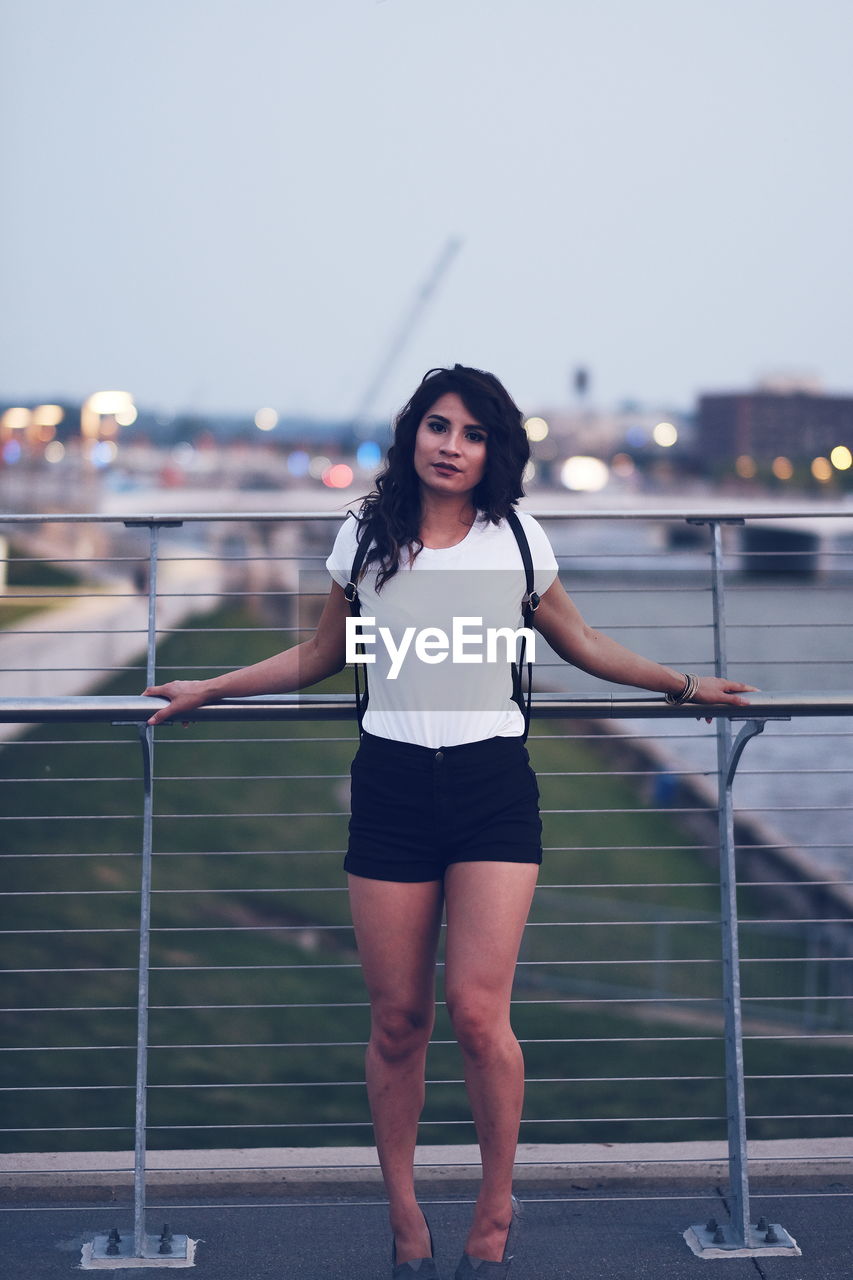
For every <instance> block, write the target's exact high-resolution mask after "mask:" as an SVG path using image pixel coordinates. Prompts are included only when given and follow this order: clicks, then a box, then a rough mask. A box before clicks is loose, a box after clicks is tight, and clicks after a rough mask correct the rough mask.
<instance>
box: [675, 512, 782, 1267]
mask: <svg viewBox="0 0 853 1280" xmlns="http://www.w3.org/2000/svg"><path fill="white" fill-rule="evenodd" d="M691 523H694V522H692V521H691ZM695 523H699V524H701V523H708V524H709V525H710V529H711V596H712V607H713V623H714V673H715V675H717V676H721V677H724V676H726V675H727V674H728V651H727V648H728V646H727V636H726V587H725V577H724V563H723V541H722V528H721V524H722V522H721V521H719V520H709V521H707V522H706V521H696V522H695ZM726 523H732V524H734V523H737V524H743V520H731V521H726ZM764 724H765V720H764V719H751V720H750V721H749V722H748V723H747V724H746V725H744V727H743V729H742V730H741V732H740V734H739V735H738V739H737V741H736V743H735V745H734V747H732V728H731V722H730V721H729V719H728V717H726V716H718V717H717V722H716V736H717V812H718V824H719V843H720V927H721V943H722V968H723V1025H724V1036H725V1071H726V1126H727V1138H728V1154H729V1192H730V1196H731V1210H730V1215H729V1216H730V1221H729V1225H728V1226H723V1225H720V1224H719V1223H718V1222H717V1221H716V1220H714V1219H712V1220H711V1221H710V1222H708V1223H706V1224H699V1225H696V1226H693V1227H691V1228H690V1229H689V1230H688V1231H687V1232H686V1238H687V1241H688V1243H689V1244H690V1247H691V1248H692V1249H693V1250H694V1252H695V1253H697V1254H700V1255H703V1256H706V1257H708V1256H711V1257H713V1256H720V1257H725V1256H726V1254H727V1253H729V1254H730V1253H731V1251H732V1250H739V1251H741V1250H742V1251H748V1252H749V1253H750V1254H752V1253H765V1252H773V1253H780V1252H781V1253H790V1252H793V1251H795V1250H796V1244H795V1242H794V1241H793V1240H792V1239H791V1237H790V1236H789V1235H788V1233H787V1232H786V1231H785V1230H784V1229H783V1228H782V1227H781V1226H779V1224H778V1223H772V1224H769V1223H764V1222H763V1220H762V1223H761V1225H760V1226H759V1227H754V1226H753V1225H752V1223H751V1221H750V1211H749V1167H748V1156H747V1144H746V1089H745V1085H744V1069H743V1022H742V1013H741V995H740V944H739V940H738V912H737V869H736V862H735V824H734V804H733V802H732V784H733V782H734V776H735V771H736V769H737V765H738V761H739V760H740V757H741V755H742V753H743V749H744V747H745V746H746V744H747V742H748V741H749V740H750V739H751V738H752V737H754V736H755V735H756V734H758V733H761V731H762V730H763V728H764ZM797 1252H798V1251H797Z"/></svg>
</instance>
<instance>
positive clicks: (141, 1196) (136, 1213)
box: [91, 520, 190, 1266]
mask: <svg viewBox="0 0 853 1280" xmlns="http://www.w3.org/2000/svg"><path fill="white" fill-rule="evenodd" d="M125 524H126V525H128V526H131V525H133V526H138V525H144V526H145V527H147V529H148V535H149V542H148V627H147V635H146V644H145V683H146V686H147V685H152V684H154V682H155V680H156V678H157V573H158V568H159V550H160V529H161V528H162V527H163V526H167V527H174V526H176V525H180V524H181V521H180V520H126V521H125ZM136 728H137V729H138V732H139V745H140V747H141V749H142V783H143V800H142V850H141V857H142V866H141V870H140V885H139V896H140V903H139V972H138V978H137V1004H136V1105H135V1115H134V1141H133V1252H132V1253H131V1252H130V1242H129V1241H127V1240H123V1239H122V1238H121V1236H120V1235H119V1232H118V1231H117V1230H114V1231H113V1232H112V1233H111V1234H110V1235H109V1236H96V1237H95V1240H94V1243H93V1246H92V1253H91V1257H92V1258H94V1259H97V1261H98V1264H99V1265H103V1260H105V1259H107V1258H112V1259H113V1261H114V1265H116V1266H120V1265H121V1262H122V1260H123V1259H124V1258H128V1257H132V1258H137V1259H145V1265H146V1266H157V1265H158V1263H159V1265H161V1266H162V1265H167V1264H168V1262H170V1261H173V1260H174V1259H177V1258H180V1259H188V1251H189V1247H190V1243H189V1241H188V1240H187V1237H186V1236H179V1235H173V1234H172V1232H171V1231H170V1229H169V1228H168V1226H166V1227H164V1228H163V1233H162V1235H160V1236H156V1235H155V1236H149V1235H147V1234H146V1230H145V1226H146V1223H145V1217H146V1213H145V1174H146V1155H147V1113H148V1005H149V974H150V961H151V882H152V857H153V852H154V730H153V728H152V727H151V726H150V725H147V724H137V725H136Z"/></svg>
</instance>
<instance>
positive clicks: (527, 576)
mask: <svg viewBox="0 0 853 1280" xmlns="http://www.w3.org/2000/svg"><path fill="white" fill-rule="evenodd" d="M506 519H507V524H508V525H509V527H510V528H511V529H512V532H513V534H514V536H515V540H516V542H517V543H518V550H519V552H520V554H521V563H522V564H523V566H524V595H523V597H522V600H521V616H522V619H523V621H524V626H525V627H526V628H527V629H528V630H530V631H532V630H533V615H534V613H535V612H536V610H537V609H538V607H539V596H538V594H537V593H536V592H535V591H534V590H533V557H532V556H531V554H530V544H529V542H528V541H527V534H526V533H525V532H524V526H523V525H522V523H521V521H520V520H519V518H518V513H517V512H515V511H510V512H508V513H507V517H506ZM370 541H371V539H370V529H369V528H366V529H364V530H363V532H362V534H361V535H360V537H359V541H358V546H357V548H356V553H355V557H354V558H353V562H352V568H351V570H350V575H349V579H350V580H349V582H348V583H347V585H346V587H345V588H344V596H345V598H346V600H347V603H348V604H349V607H350V613H351V614H352V616H353V617H354V618H359V617H361V600H360V599H359V594H358V580H359V578H360V576H361V570H362V567H363V565H364V561H365V559H366V557H367V553H368V551H369V549H370ZM526 653H527V638H526V636H522V638H521V648H520V652H519V655H518V663H515V662H514V663H513V664H512V697H513V701H514V702H516V703H517V704H518V707H519V709H520V711H521V713H522V715H523V716H524V737H523V738H522V742H526V741H527V735H528V733H529V731H530V703H531V700H532V697H533V663H532V662H528V663H527V693H526V695H525V693H524V688H523V680H522V670H523V668H524V659H525V655H526ZM363 665H364V664H363V663H361V662H354V663H353V674H354V676H355V711H356V715H357V716H358V733H359V737H361V735H362V734H363V733H364V713H365V711H366V710H367V701H368V698H369V696H370V691H369V689H368V687H367V667H366V666H365V669H364V672H363V675H364V691H363V692H362V688H361V680H360V677H359V667H361V666H363Z"/></svg>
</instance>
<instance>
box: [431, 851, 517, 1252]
mask: <svg viewBox="0 0 853 1280" xmlns="http://www.w3.org/2000/svg"><path fill="white" fill-rule="evenodd" d="M538 870H539V868H538V867H537V866H536V865H535V864H530V863H520V862H457V863H453V864H452V865H451V866H450V867H448V869H447V874H446V877H445V895H446V900H447V955H446V971H445V976H446V995H447V1006H448V1010H449V1012H450V1017H451V1020H452V1022H453V1028H454V1031H455V1033H456V1037H457V1039H458V1041H459V1046H460V1048H461V1050H462V1055H463V1059H464V1063H465V1083H466V1086H467V1089H468V1097H469V1099H470V1102H471V1110H472V1112H473V1116H474V1123H475V1125H476V1128H477V1140H478V1142H479V1144H480V1153H481V1157H482V1161H483V1182H482V1187H481V1190H480V1194H479V1196H478V1198H477V1204H476V1207H475V1210H474V1219H473V1222H472V1224H471V1230H470V1232H469V1234H468V1239H467V1242H466V1244H465V1252H466V1253H469V1254H471V1255H472V1257H476V1258H485V1259H487V1260H489V1261H495V1262H497V1261H500V1259H501V1258H502V1256H503V1251H504V1246H505V1244H506V1235H507V1231H508V1229H509V1224H510V1220H511V1202H510V1196H511V1193H512V1168H513V1163H514V1161H515V1151H516V1146H517V1144H518V1127H519V1123H520V1121H521V1107H522V1102H523V1098H524V1061H523V1058H522V1054H521V1047H520V1045H519V1043H518V1041H517V1040H516V1038H515V1035H514V1033H513V1030H512V1027H511V1026H510V1020H509V1002H510V993H511V990H512V980H513V975H514V973H515V965H516V961H517V959H518V949H519V947H520V945H521V937H522V934H523V932H524V925H525V922H526V920H527V913H528V911H529V910H530V903H531V900H532V898H533V891H534V888H535V886H536V877H537V873H538Z"/></svg>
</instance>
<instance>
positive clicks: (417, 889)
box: [145, 365, 749, 1280]
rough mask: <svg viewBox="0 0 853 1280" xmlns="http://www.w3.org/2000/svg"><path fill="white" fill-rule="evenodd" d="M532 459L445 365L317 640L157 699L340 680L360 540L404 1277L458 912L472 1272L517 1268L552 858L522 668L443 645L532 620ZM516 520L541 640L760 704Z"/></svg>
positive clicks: (339, 574) (454, 999)
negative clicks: (621, 622) (537, 909)
mask: <svg viewBox="0 0 853 1280" xmlns="http://www.w3.org/2000/svg"><path fill="white" fill-rule="evenodd" d="M528 456H529V446H528V443H527V437H526V434H525V431H524V427H523V423H522V417H521V414H520V412H519V410H518V408H517V406H516V405H515V404H514V403H513V401H512V399H511V398H510V396H509V394H508V393H507V391H506V390H505V389H504V387H503V386H502V385H501V384H500V382H498V380H497V379H496V378H495V377H494V376H493V375H491V374H488V373H484V372H481V371H479V370H476V369H471V368H466V367H464V366H461V365H455V366H454V367H453V368H452V369H433V370H431V371H430V372H429V373H428V374H427V375H426V376H425V378H424V379H423V381H422V383H421V385H420V386H419V387H418V389H417V391H416V392H415V394H414V396H413V397H412V399H411V400H410V401H409V403H408V404H407V405H406V407H405V409H404V410H403V411H402V413H401V414H400V415H399V417H398V419H397V422H396V427H395V437H394V444H393V446H392V448H391V450H390V451H389V455H388V460H387V463H386V466H385V468H384V470H383V472H382V473H381V475H380V476H379V477H378V478H377V482H376V488H375V491H374V492H373V493H372V494H370V495H369V497H368V498H367V499H366V500H365V502H364V504H363V506H362V509H361V512H360V515H359V519H358V520H357V521H354V520H347V521H345V522H344V525H343V527H342V528H341V530H340V532H339V533H338V536H337V539H336V541H335V545H334V549H333V551H332V554H331V555H330V557H329V559H328V561H327V566H328V568H329V571H330V573H331V575H332V578H333V585H332V587H331V590H330V592H329V596H328V599H327V601H326V604H325V608H324V610H323V614H322V616H321V618H320V621H319V624H318V626H317V630H316V632H315V633H314V635H313V636H312V637H311V638H310V639H309V640H306V641H305V642H303V643H302V644H299V645H297V646H295V647H294V648H292V649H289V650H287V651H285V652H283V653H280V654H278V655H276V656H275V657H272V658H269V659H267V660H266V661H264V662H260V663H257V664H256V665H254V666H251V667H246V668H243V669H241V670H239V671H233V672H230V673H229V674H227V675H224V676H217V677H214V678H213V679H211V680H202V681H184V680H177V681H173V682H171V683H169V684H166V685H160V686H153V687H151V688H149V689H146V691H145V692H146V693H147V694H150V695H153V696H158V697H163V698H167V699H168V700H169V705H168V707H164V708H162V709H160V710H158V711H157V712H155V714H154V715H153V716H152V717H151V719H150V720H149V724H159V723H160V722H161V721H163V720H165V719H167V718H168V717H173V716H182V715H183V716H185V715H187V714H189V713H190V712H191V711H192V710H193V709H194V708H196V707H198V706H200V705H201V704H203V703H207V702H212V701H215V700H216V699H219V698H223V697H226V696H227V697H245V696H249V695H252V694H261V693H269V692H289V691H292V690H296V689H300V688H303V687H305V686H306V685H311V684H314V683H316V682H317V681H319V680H322V679H324V678H325V677H326V676H328V675H331V674H332V673H333V672H336V671H339V670H340V669H341V667H342V666H343V665H344V662H345V658H346V656H347V632H348V630H349V631H350V633H351V632H352V624H350V627H349V628H348V626H347V618H348V616H349V615H350V609H349V605H348V603H347V597H346V596H345V594H344V592H345V588H346V587H347V584H348V583H349V580H350V574H351V570H352V567H353V561H354V558H355V555H356V552H357V550H358V548H359V546H362V547H363V550H364V551H365V552H366V555H365V560H364V572H363V574H362V575H359V579H360V580H359V582H358V584H357V585H358V595H359V601H360V612H361V616H362V624H361V626H362V633H363V634H364V635H368V634H369V635H370V641H369V645H368V651H369V659H368V660H369V661H371V666H370V702H369V705H368V708H367V712H366V715H365V718H364V733H363V735H362V739H361V744H360V746H359V749H358V753H357V755H356V758H355V760H354V762H353V770H352V779H353V781H352V819H351V823H350V839H349V847H348V851H347V857H346V862H345V867H346V869H347V872H348V876H349V892H350V901H351V906H352V915H353V923H354V926H355V932H356V938H357V942H358V948H359V956H360V960H361V964H362V967H363V971H364V977H365V981H366V984H367V988H368V992H369V996H370V1006H371V1033H370V1042H369V1045H368V1049H367V1058H366V1072H367V1088H368V1094H369V1099H370V1105H371V1112H372V1116H373V1123H374V1128H375V1133H376V1145H377V1148H378V1151H379V1159H380V1163H381V1166H382V1172H383V1175H384V1178H385V1184H386V1188H387V1192H388V1199H389V1215H390V1224H391V1231H392V1236H393V1244H392V1268H393V1274H394V1276H396V1277H398V1278H399V1277H406V1276H414V1275H417V1276H418V1277H420V1280H429V1278H430V1277H434V1276H436V1274H437V1273H436V1271H435V1264H434V1262H433V1260H432V1240H431V1236H430V1233H429V1228H428V1226H427V1223H426V1220H425V1218H424V1216H423V1213H422V1212H421V1209H420V1207H419V1206H418V1203H417V1200H416V1198H415V1190H414V1177H413V1161H414V1152H415V1142H416V1136H417V1127H418V1120H419V1116H420V1113H421V1109H422V1106H423V1100H424V1064H425V1058H426V1050H427V1045H428V1043H429V1038H430V1033H431V1030H432V1026H433V1019H434V1008H435V1003H434V987H435V962H436V952H437V946H438V937H439V928H440V922H441V917H442V913H443V912H446V918H447V932H446V955H445V990H446V1001H447V1008H448V1011H449V1014H450V1018H451V1021H452V1024H453V1029H454V1033H455V1035H456V1037H457V1039H458V1041H459V1045H460V1048H461V1051H462V1055H463V1059H464V1067H465V1083H466V1087H467V1090H468V1096H469V1099H470V1103H471V1109H472V1112H473V1117H474V1121H475V1125H476V1131H477V1139H478V1142H479V1146H480V1152H481V1156H482V1175H483V1176H482V1185H481V1189H480V1193H479V1196H478V1198H477V1202H476V1206H475V1209H474V1215H473V1220H472V1223H471V1228H470V1231H469V1233H468V1237H467V1241H466V1244H465V1251H464V1253H463V1256H462V1259H461V1261H460V1263H459V1266H458V1268H457V1271H456V1280H465V1277H473V1276H475V1275H476V1276H480V1277H485V1276H492V1277H503V1276H506V1275H507V1271H508V1268H509V1261H510V1253H509V1233H510V1226H511V1221H512V1217H513V1201H512V1169H513V1161H514V1157H515V1150H516V1144H517V1140H518V1130H519V1123H520V1117H521V1105H522V1096H523V1087H524V1075H523V1062H522V1056H521V1050H520V1047H519V1044H518V1042H517V1040H516V1038H515V1036H514V1034H513V1032H512V1028H511V1026H510V1021H509V1008H510V991H511V987H512V980H513V974H514V970H515V965H516V961H517V957H518V949H519V945H520V942H521V936H522V932H523V929H524V925H525V922H526V919H527V914H528V910H529V908H530V903H531V900H532V897H533V891H534V887H535V884H536V878H537V872H538V866H539V863H540V861H541V840H540V833H541V824H540V821H539V814H538V793H537V788H536V782H535V778H534V776H533V774H532V772H531V770H530V766H529V763H528V758H527V751H526V749H525V747H524V737H523V734H524V716H523V714H522V711H521V709H520V707H519V706H518V704H517V703H516V702H515V701H513V697H512V692H513V687H512V678H511V674H510V671H509V670H508V663H507V660H506V655H505V656H504V661H503V663H501V662H500V661H499V660H498V659H497V657H495V658H494V660H493V661H492V662H491V663H489V662H485V661H478V660H477V657H476V656H475V655H473V654H472V652H471V649H472V646H471V644H470V643H468V644H467V645H466V644H465V643H463V646H462V649H461V651H460V652H458V653H456V654H454V653H448V652H447V648H446V646H445V647H442V644H441V636H442V635H445V636H446V635H447V634H448V630H447V628H448V627H449V628H450V630H451V631H453V628H454V625H455V623H456V622H458V621H459V620H462V622H463V623H464V624H465V625H467V624H469V623H471V622H472V621H473V620H474V619H475V618H478V619H479V620H481V621H485V620H487V619H490V620H492V621H494V622H495V623H496V624H497V625H498V626H504V627H506V626H508V625H510V624H511V626H512V627H517V626H518V623H519V618H520V612H521V600H522V596H523V594H524V590H525V574H524V571H523V568H522V562H521V558H520V555H519V545H518V544H517V541H516V535H515V534H514V533H513V531H512V529H511V528H510V526H509V524H508V521H507V517H508V515H509V514H510V513H511V512H512V511H513V510H514V506H515V503H516V501H517V499H518V498H519V497H521V496H522V486H521V477H522V473H523V470H524V466H525V464H526V462H527V459H528ZM520 518H521V522H522V526H523V529H524V534H525V535H526V539H527V542H528V544H529V547H530V553H531V557H532V562H533V574H534V589H535V591H536V593H538V595H539V597H540V601H539V604H538V608H537V609H536V612H535V614H534V620H535V627H536V629H537V631H539V632H540V633H541V634H542V635H543V636H544V638H545V639H546V640H547V641H548V643H549V644H550V645H551V647H552V648H553V649H554V651H555V652H556V653H557V654H558V655H559V656H560V657H561V658H564V659H565V660H566V661H567V662H571V663H573V664H574V665H575V666H577V667H580V668H582V669H583V670H585V671H588V672H591V673H592V674H594V675H596V676H599V677H601V678H602V679H605V680H613V681H618V682H619V683H622V684H629V685H635V686H639V687H640V688H645V689H651V690H654V691H658V692H660V693H663V694H665V695H667V696H668V698H669V699H670V700H671V701H673V702H681V701H685V700H687V699H688V698H689V699H690V701H692V702H695V703H704V704H719V703H730V704H734V705H736V706H744V705H747V704H746V703H745V701H744V699H743V698H741V697H739V696H738V695H739V694H741V693H745V692H748V691H749V686H746V685H743V684H738V683H737V682H735V681H731V680H721V679H717V678H715V677H709V676H704V677H702V678H701V679H697V678H696V677H692V676H691V677H688V676H685V675H683V674H680V673H679V672H677V671H673V670H672V669H670V668H668V667H663V666H660V665H659V664H658V663H655V662H652V661H650V660H649V659H646V658H643V657H640V656H639V655H637V654H635V653H633V652H631V651H630V650H628V649H626V648H624V646H622V645H620V644H618V643H617V642H616V641H614V640H612V639H610V638H609V637H607V636H604V635H601V634H600V633H599V632H597V631H594V630H593V629H592V628H590V627H588V626H587V625H586V623H585V622H584V621H583V619H582V617H581V616H580V614H579V613H578V611H577V609H576V608H575V606H574V604H573V603H572V601H571V600H570V599H569V597H568V595H567V594H566V592H565V590H564V589H563V587H562V586H561V584H560V581H559V578H558V577H557V564H556V560H555V559H554V555H553V552H552V551H551V548H550V545H549V544H548V541H547V538H546V537H545V535H544V533H543V531H542V529H541V528H540V527H539V525H538V524H537V523H536V521H535V520H533V519H532V518H531V517H530V516H527V515H523V514H522V515H521V517H520ZM368 618H370V619H373V620H375V625H376V629H375V630H374V631H372V632H368V629H367V627H368V624H367V619H368ZM413 620H415V621H418V622H420V623H421V624H422V626H421V627H420V628H417V627H411V625H410V624H411V623H412V621H413ZM439 624H441V625H439ZM407 626H408V627H410V632H409V635H410V645H409V648H408V649H407V651H406V661H405V662H404V661H402V660H401V658H400V654H401V652H402V650H403V647H404V646H403V637H404V633H406V631H407ZM383 627H384V628H385V639H386V641H387V643H386V644H385V646H384V647H383V645H382V644H381V643H379V639H380V638H382V630H381V628H383ZM412 634H414V636H415V639H414V649H413V648H412V644H411V637H412ZM465 634H466V636H468V637H470V632H466V633H465ZM453 635H454V637H455V635H456V633H455V631H453ZM464 639H465V637H463V640H464ZM442 654H443V656H440V655H442ZM493 657H494V655H493ZM448 659H449V660H448Z"/></svg>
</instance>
